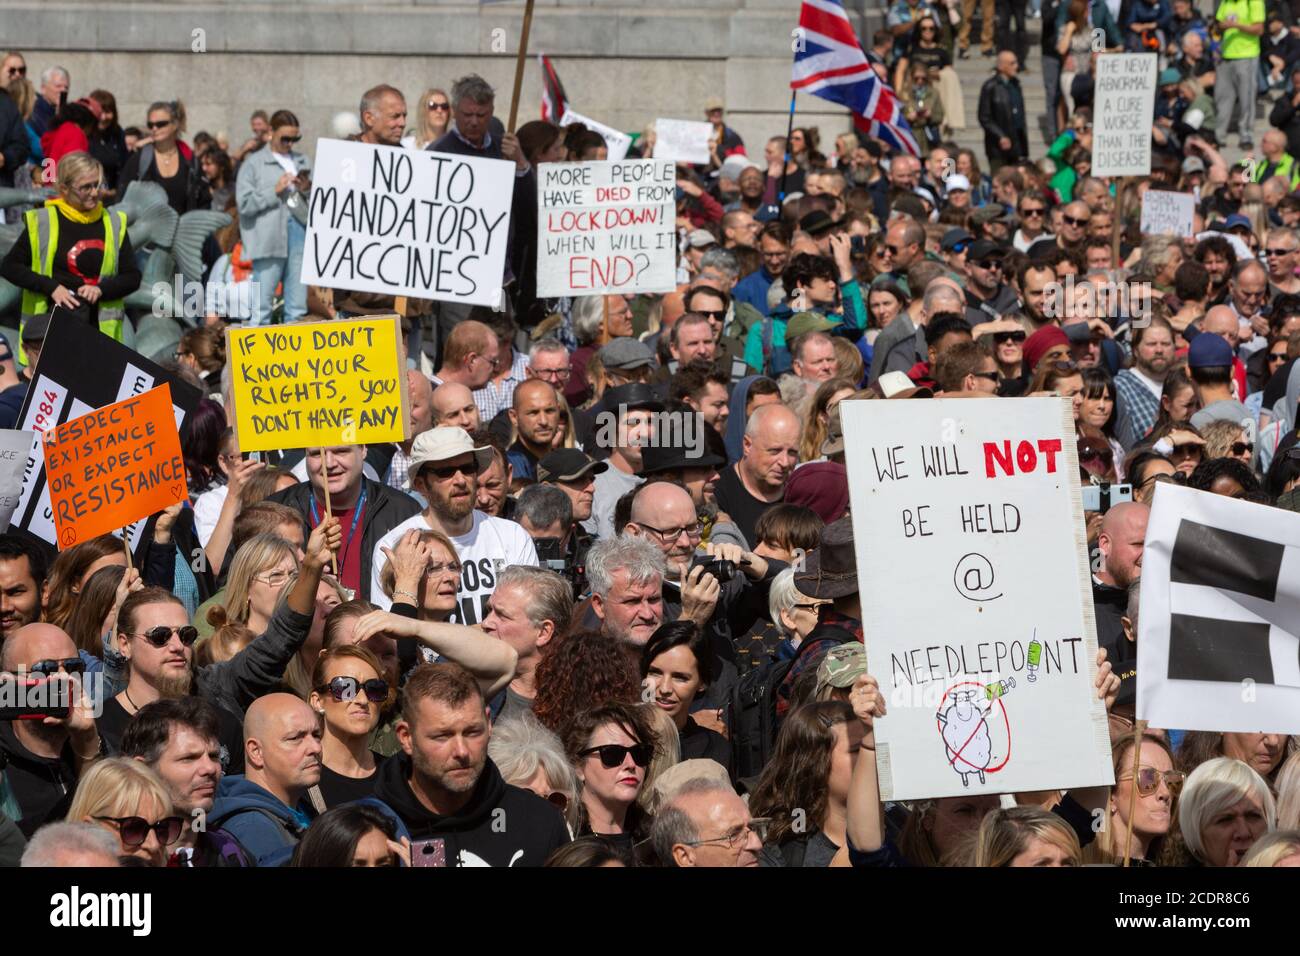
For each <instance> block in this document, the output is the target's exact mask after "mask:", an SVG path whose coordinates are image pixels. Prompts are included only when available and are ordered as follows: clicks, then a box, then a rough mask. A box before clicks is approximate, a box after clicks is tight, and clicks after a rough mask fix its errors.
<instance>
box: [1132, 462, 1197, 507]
mask: <svg viewBox="0 0 1300 956" xmlns="http://www.w3.org/2000/svg"><path fill="white" fill-rule="evenodd" d="M1124 473H1125V475H1126V476H1127V478H1128V482H1129V484H1131V485H1132V486H1133V500H1134V501H1140V502H1142V504H1144V505H1149V504H1151V501H1152V499H1153V498H1154V497H1155V493H1156V485H1158V484H1160V483H1161V482H1172V483H1174V484H1183V483H1184V482H1185V481H1186V480H1187V476H1186V475H1184V474H1183V473H1182V472H1181V471H1179V470H1178V469H1177V468H1175V467H1174V463H1173V462H1172V461H1170V460H1169V459H1168V458H1167V457H1166V456H1164V455H1162V454H1160V453H1159V452H1157V451H1153V450H1152V449H1150V448H1146V449H1139V450H1137V451H1135V452H1134V453H1133V454H1131V455H1129V456H1128V457H1127V458H1125V459H1124Z"/></svg>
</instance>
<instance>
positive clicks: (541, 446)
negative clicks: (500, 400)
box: [506, 378, 560, 491]
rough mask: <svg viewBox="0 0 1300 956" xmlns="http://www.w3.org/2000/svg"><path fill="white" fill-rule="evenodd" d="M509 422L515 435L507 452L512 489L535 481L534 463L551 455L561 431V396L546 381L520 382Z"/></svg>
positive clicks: (534, 379)
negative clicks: (511, 476)
mask: <svg viewBox="0 0 1300 956" xmlns="http://www.w3.org/2000/svg"><path fill="white" fill-rule="evenodd" d="M510 423H511V424H512V425H514V426H515V434H516V435H517V436H518V437H517V438H516V439H515V443H514V444H513V445H511V446H510V448H509V449H507V451H506V457H507V458H508V459H509V461H510V467H511V469H512V471H513V473H514V478H513V480H512V482H511V486H512V488H511V490H513V491H518V490H519V489H520V488H523V487H524V486H525V485H531V484H532V483H533V482H535V481H536V480H537V462H538V461H539V460H540V459H542V458H544V457H545V456H546V455H548V454H550V452H551V451H552V443H553V442H554V441H555V436H556V435H557V434H558V433H559V430H560V396H559V393H558V392H556V391H555V389H554V388H552V387H551V385H550V384H549V383H547V382H543V381H542V380H541V379H539V378H530V379H528V380H527V381H524V382H520V383H519V385H518V386H517V387H516V388H515V393H514V395H513V396H512V397H511V405H510Z"/></svg>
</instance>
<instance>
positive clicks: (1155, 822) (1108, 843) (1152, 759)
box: [1085, 734, 1186, 866]
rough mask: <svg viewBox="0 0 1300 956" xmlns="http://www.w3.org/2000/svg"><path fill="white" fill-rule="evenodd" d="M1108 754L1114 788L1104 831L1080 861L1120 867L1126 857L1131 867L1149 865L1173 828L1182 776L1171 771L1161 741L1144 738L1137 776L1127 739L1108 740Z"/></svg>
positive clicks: (1168, 754)
mask: <svg viewBox="0 0 1300 956" xmlns="http://www.w3.org/2000/svg"><path fill="white" fill-rule="evenodd" d="M1110 752H1111V762H1112V764H1113V769H1114V773H1115V786H1114V787H1113V788H1112V789H1111V792H1110V799H1109V801H1108V803H1107V805H1106V808H1105V810H1106V819H1105V825H1104V826H1103V827H1102V828H1101V829H1100V830H1099V831H1098V832H1097V837H1096V839H1095V840H1094V841H1093V843H1092V844H1091V845H1089V846H1088V847H1087V849H1086V850H1085V857H1086V859H1088V860H1089V861H1090V862H1096V863H1115V864H1120V863H1122V862H1123V861H1124V858H1125V857H1126V856H1127V857H1128V859H1129V861H1130V863H1132V864H1134V865H1139V866H1142V865H1150V864H1151V863H1152V862H1154V861H1155V860H1156V859H1157V858H1158V857H1159V856H1160V849H1161V845H1162V844H1163V842H1164V839H1165V836H1166V835H1167V834H1168V833H1169V829H1170V827H1171V826H1173V820H1174V804H1175V801H1176V800H1177V798H1178V791H1179V790H1180V789H1181V788H1182V785H1183V780H1184V779H1186V774H1184V773H1183V772H1182V771H1181V770H1175V769H1174V755H1173V751H1171V750H1170V749H1169V744H1168V743H1167V742H1166V741H1165V739H1164V738H1163V737H1157V736H1154V735H1152V734H1145V735H1143V737H1142V750H1141V755H1140V756H1139V757H1138V760H1137V768H1136V771H1135V769H1134V766H1133V764H1134V760H1133V737H1132V735H1130V734H1126V735H1125V736H1123V737H1119V738H1116V739H1115V740H1113V741H1112V742H1111V748H1110ZM1134 790H1136V791H1137V793H1136V795H1135V794H1134V792H1133V791H1134ZM1130 807H1132V808H1133V810H1132V817H1131V829H1130V815H1129V814H1130V811H1129V808H1130ZM1130 834H1131V835H1130Z"/></svg>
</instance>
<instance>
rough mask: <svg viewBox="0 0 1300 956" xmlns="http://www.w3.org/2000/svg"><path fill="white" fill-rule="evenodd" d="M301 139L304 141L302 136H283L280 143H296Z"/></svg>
mask: <svg viewBox="0 0 1300 956" xmlns="http://www.w3.org/2000/svg"><path fill="white" fill-rule="evenodd" d="M300 139H302V136H281V137H280V142H282V143H296V142H298V141H299V140H300Z"/></svg>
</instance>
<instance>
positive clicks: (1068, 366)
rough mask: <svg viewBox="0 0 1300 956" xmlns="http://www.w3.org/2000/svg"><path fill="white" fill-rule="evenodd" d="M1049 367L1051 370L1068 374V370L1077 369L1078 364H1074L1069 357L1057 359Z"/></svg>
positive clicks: (1073, 370) (1075, 370) (1074, 370)
mask: <svg viewBox="0 0 1300 956" xmlns="http://www.w3.org/2000/svg"><path fill="white" fill-rule="evenodd" d="M1051 368H1052V371H1054V372H1059V373H1060V374H1062V375H1065V374H1068V373H1069V372H1077V371H1079V366H1077V365H1075V364H1074V363H1073V362H1071V361H1070V360H1069V359H1057V360H1056V361H1055V362H1053V363H1052V365H1051Z"/></svg>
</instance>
